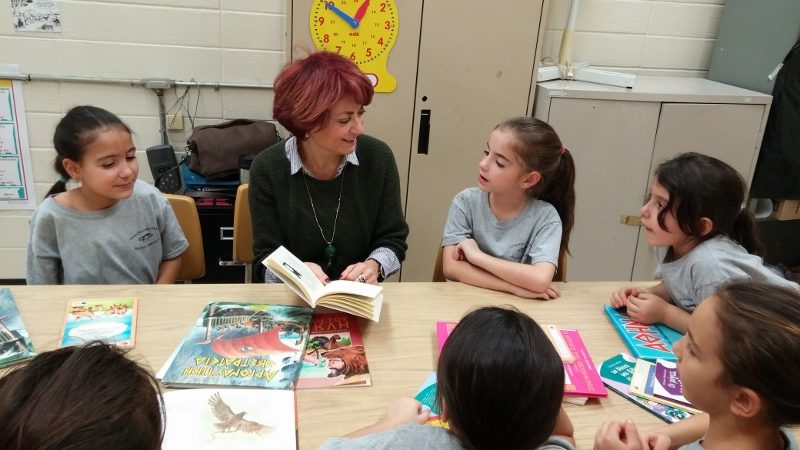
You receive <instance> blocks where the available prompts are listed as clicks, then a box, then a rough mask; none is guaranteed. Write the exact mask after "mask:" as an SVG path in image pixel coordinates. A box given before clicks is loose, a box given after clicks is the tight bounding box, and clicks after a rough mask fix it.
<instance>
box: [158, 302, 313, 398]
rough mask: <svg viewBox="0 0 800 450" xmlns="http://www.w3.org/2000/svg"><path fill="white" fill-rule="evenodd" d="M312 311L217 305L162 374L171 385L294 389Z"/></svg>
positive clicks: (211, 305) (208, 307)
mask: <svg viewBox="0 0 800 450" xmlns="http://www.w3.org/2000/svg"><path fill="white" fill-rule="evenodd" d="M311 314H312V310H311V308H308V307H305V306H287V305H267V304H257V303H241V302H212V303H209V304H208V305H206V306H205V308H203V311H202V313H201V314H200V317H199V318H198V319H197V320H196V321H195V324H194V326H192V328H191V329H190V330H189V332H188V333H187V335H186V337H185V338H184V339H183V341H182V342H181V343H180V345H179V346H178V347H177V348H176V350H175V352H174V353H173V354H172V356H171V357H170V358H169V359H168V360H167V362H166V363H165V364H164V366H163V367H162V368H161V370H160V371H159V373H158V375H157V376H158V377H159V378H160V379H161V380H162V381H163V382H164V384H166V385H168V386H183V387H192V386H197V385H216V386H244V387H263V388H270V389H293V388H294V385H295V382H296V381H297V374H298V372H299V369H300V358H301V355H302V354H303V349H304V348H305V346H306V341H307V339H308V331H309V325H310V324H311Z"/></svg>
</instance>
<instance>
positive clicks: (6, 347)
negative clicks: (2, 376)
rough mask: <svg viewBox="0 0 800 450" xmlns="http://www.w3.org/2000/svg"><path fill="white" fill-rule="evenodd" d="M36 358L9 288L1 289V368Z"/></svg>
mask: <svg viewBox="0 0 800 450" xmlns="http://www.w3.org/2000/svg"><path fill="white" fill-rule="evenodd" d="M34 356H36V351H35V350H34V349H33V343H32V342H31V338H30V337H29V336H28V330H26V329H25V324H23V323H22V317H20V315H19V310H18V309H17V304H16V303H15V302H14V297H13V296H12V295H11V290H9V289H8V288H2V289H0V367H5V366H9V365H11V364H14V363H18V362H20V361H25V360H26V359H31V358H33V357H34Z"/></svg>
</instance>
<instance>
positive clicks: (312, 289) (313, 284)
mask: <svg viewBox="0 0 800 450" xmlns="http://www.w3.org/2000/svg"><path fill="white" fill-rule="evenodd" d="M262 263H263V264H264V265H265V266H266V267H267V269H269V270H271V271H272V272H273V273H274V274H275V275H277V276H278V278H280V279H281V280H282V281H283V282H284V283H286V285H287V286H289V288H291V289H292V290H293V291H294V292H295V293H296V294H297V295H299V296H300V297H302V298H303V299H305V301H306V302H308V303H309V304H310V305H311V306H316V299H317V295H316V293H317V291H319V290H321V289H322V288H324V285H323V284H322V282H321V281H319V278H317V277H316V275H314V272H312V271H311V269H309V268H308V266H306V265H305V263H304V262H303V261H300V260H299V259H298V258H297V257H296V256H294V255H293V254H292V252H290V251H289V250H287V249H286V247H284V246H280V247H278V248H277V249H276V250H275V251H274V252H272V253H270V255H269V256H267V257H266V259H264V261H263V262H262Z"/></svg>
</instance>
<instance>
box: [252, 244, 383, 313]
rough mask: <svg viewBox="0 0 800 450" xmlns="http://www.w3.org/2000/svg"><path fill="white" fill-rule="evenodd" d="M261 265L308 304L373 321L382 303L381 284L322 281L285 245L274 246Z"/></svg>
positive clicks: (379, 311)
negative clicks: (273, 249)
mask: <svg viewBox="0 0 800 450" xmlns="http://www.w3.org/2000/svg"><path fill="white" fill-rule="evenodd" d="M263 264H264V265H265V266H266V267H267V269H269V270H271V271H272V273H274V274H275V275H277V276H278V278H280V279H281V280H282V281H283V282H284V283H285V284H286V285H287V286H289V287H290V288H291V289H292V290H293V291H294V292H295V293H296V294H297V295H299V296H300V297H301V298H302V299H303V300H305V301H306V302H307V303H308V304H309V305H311V306H313V307H316V306H317V305H321V306H325V307H328V308H331V309H336V310H339V311H344V312H346V313H350V314H353V315H355V316H361V317H366V318H367V319H370V320H373V321H375V322H377V321H378V319H380V316H381V306H382V305H383V294H381V291H382V290H383V287H382V286H376V285H374V284H367V283H359V282H356V281H347V280H336V281H331V282H330V283H328V284H322V282H321V281H319V279H318V278H317V277H316V275H314V273H313V272H312V271H311V269H309V268H308V266H306V265H305V263H303V261H300V260H299V259H297V257H296V256H294V255H293V254H292V252H290V251H289V250H287V249H286V248H285V247H283V246H281V247H278V248H277V249H276V250H275V251H274V252H272V253H271V254H270V255H269V256H267V257H266V259H264V261H263Z"/></svg>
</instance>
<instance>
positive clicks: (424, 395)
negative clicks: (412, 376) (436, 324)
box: [414, 322, 452, 428]
mask: <svg viewBox="0 0 800 450" xmlns="http://www.w3.org/2000/svg"><path fill="white" fill-rule="evenodd" d="M451 323H452V322H451ZM436 386H437V384H436V372H431V373H430V374H429V375H428V377H427V378H425V381H423V382H422V387H420V388H419V391H417V394H416V395H415V396H414V400H416V401H418V402H420V403H421V404H422V406H424V407H426V408H428V409H430V410H431V415H430V416H428V420H427V421H425V424H426V425H434V426H437V427H443V428H448V427H447V423H446V422H442V418H441V415H442V411H441V410H440V409H439V406H438V405H437V404H436Z"/></svg>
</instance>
